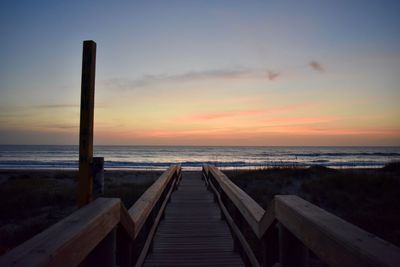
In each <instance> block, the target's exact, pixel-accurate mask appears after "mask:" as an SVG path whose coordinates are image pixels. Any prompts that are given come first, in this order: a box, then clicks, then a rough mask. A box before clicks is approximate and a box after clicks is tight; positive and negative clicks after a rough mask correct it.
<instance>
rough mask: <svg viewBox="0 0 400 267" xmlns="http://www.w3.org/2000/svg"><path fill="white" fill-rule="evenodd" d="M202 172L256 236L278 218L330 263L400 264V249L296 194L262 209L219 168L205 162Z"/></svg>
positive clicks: (275, 200) (284, 197) (354, 264)
mask: <svg viewBox="0 0 400 267" xmlns="http://www.w3.org/2000/svg"><path fill="white" fill-rule="evenodd" d="M203 172H205V176H206V178H207V177H208V176H209V175H210V174H211V175H212V177H213V178H214V179H215V181H216V182H217V183H218V185H219V187H220V188H221V189H222V190H223V191H224V193H225V195H226V196H228V198H229V200H230V201H231V202H232V203H233V204H234V205H235V207H236V208H237V209H238V210H239V212H240V213H241V215H242V216H243V218H244V219H245V220H246V221H247V223H248V225H249V226H250V227H251V229H252V230H253V232H254V234H255V235H256V236H257V238H259V239H262V238H264V235H265V233H266V232H267V230H268V229H269V228H270V227H271V226H272V225H273V223H274V221H277V222H278V223H280V224H282V225H283V226H284V227H286V228H287V229H288V230H289V231H290V232H291V233H292V234H293V235H294V236H295V237H296V238H297V239H298V240H300V241H301V242H302V243H303V244H304V245H305V246H306V247H307V248H308V249H310V250H311V251H313V252H314V253H315V254H316V255H317V256H318V257H319V258H320V259H322V260H323V261H324V262H326V263H328V264H329V265H330V266H393V267H394V266H398V265H399V264H400V248H398V247H396V246H394V245H393V244H391V243H389V242H387V241H385V240H382V239H380V238H378V237H376V236H375V235H373V234H371V233H368V232H366V231H364V230H362V229H361V228H359V227H357V226H355V225H353V224H351V223H349V222H346V221H344V220H343V219H341V218H339V217H337V216H335V215H333V214H331V213H329V212H327V211H325V210H323V209H321V208H319V207H317V206H315V205H313V204H311V203H310V202H308V201H306V200H304V199H302V198H300V197H298V196H295V195H277V196H275V197H274V199H273V201H272V202H271V203H270V205H269V207H268V209H267V211H265V210H264V209H263V208H262V207H261V206H260V205H258V204H257V203H256V202H255V201H254V200H253V199H252V198H251V197H250V196H248V195H247V194H246V193H245V192H244V191H243V190H242V189H240V188H239V187H238V186H236V185H235V184H234V183H233V182H232V181H231V180H230V179H229V178H228V177H227V176H226V175H225V174H223V173H222V172H221V171H220V170H219V169H218V168H216V167H214V166H211V165H205V166H204V167H203ZM207 183H210V181H207ZM214 193H216V194H218V192H216V191H215V192H214ZM224 209H225V208H224ZM225 210H226V209H225ZM245 245H246V246H248V244H245Z"/></svg>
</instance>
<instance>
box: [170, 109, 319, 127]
mask: <svg viewBox="0 0 400 267" xmlns="http://www.w3.org/2000/svg"><path fill="white" fill-rule="evenodd" d="M311 106H315V105H311V104H299V105H289V106H284V107H273V108H264V109H245V110H231V111H220V112H205V113H195V114H191V115H187V116H183V117H179V118H176V119H175V120H174V121H178V122H183V123H185V122H186V123H192V122H195V123H202V122H208V121H212V120H217V119H225V118H237V117H252V116H258V115H269V116H271V115H272V114H281V113H288V112H294V111H296V110H301V109H306V108H310V107H311Z"/></svg>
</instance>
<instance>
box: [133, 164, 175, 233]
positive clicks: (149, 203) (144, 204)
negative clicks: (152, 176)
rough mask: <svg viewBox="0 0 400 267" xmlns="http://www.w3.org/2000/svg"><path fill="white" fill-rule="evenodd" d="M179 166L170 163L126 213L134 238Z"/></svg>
mask: <svg viewBox="0 0 400 267" xmlns="http://www.w3.org/2000/svg"><path fill="white" fill-rule="evenodd" d="M178 169H179V166H177V165H172V166H171V167H170V168H169V169H168V170H166V171H165V172H164V173H163V174H162V175H161V176H160V177H159V178H158V179H157V180H156V181H155V182H154V183H153V184H152V185H151V186H150V187H149V188H148V189H147V190H146V192H144V193H143V195H142V196H141V197H140V198H139V199H138V200H137V201H136V202H135V203H134V204H133V205H132V207H131V208H130V209H129V210H128V213H129V215H130V217H131V219H132V220H133V223H134V225H135V238H136V236H137V235H138V233H139V232H140V229H142V227H143V225H144V223H145V222H146V219H147V217H148V216H149V214H150V213H151V211H152V210H153V207H154V205H155V204H156V203H157V201H158V199H159V198H160V196H161V194H162V193H163V191H164V189H165V187H166V186H167V185H168V183H169V182H170V181H171V179H173V178H174V175H175V172H176V171H177V170H178Z"/></svg>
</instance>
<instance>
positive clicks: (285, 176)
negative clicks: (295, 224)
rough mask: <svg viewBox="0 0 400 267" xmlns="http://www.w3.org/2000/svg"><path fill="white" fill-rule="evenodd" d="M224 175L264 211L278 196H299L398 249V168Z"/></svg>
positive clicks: (276, 170) (399, 165)
mask: <svg viewBox="0 0 400 267" xmlns="http://www.w3.org/2000/svg"><path fill="white" fill-rule="evenodd" d="M226 174H227V175H228V177H230V178H231V179H232V180H233V182H235V183H236V184H237V185H238V186H240V187H241V188H242V189H243V190H245V191H246V192H247V193H248V194H249V195H250V196H251V197H252V198H254V199H255V200H256V201H257V202H258V203H259V204H260V205H261V206H263V207H264V208H266V207H267V206H268V203H269V201H270V200H271V199H272V197H273V196H274V195H276V194H295V195H298V196H300V197H302V198H304V199H306V200H308V201H310V202H312V203H314V204H316V205H318V206H320V207H322V208H324V209H326V210H328V211H330V212H332V213H334V214H336V215H338V216H339V217H342V218H343V219H345V220H347V221H349V222H351V223H353V224H356V225H358V226H359V227H361V228H363V229H365V230H367V231H369V232H371V233H373V234H376V235H377V236H379V237H381V238H383V239H385V240H388V241H390V242H392V243H394V244H395V245H397V246H400V163H399V162H394V163H390V164H388V165H387V166H385V167H384V168H382V169H365V170H364V169H356V170H351V169H347V170H334V169H329V168H324V167H311V168H273V169H260V170H252V171H226Z"/></svg>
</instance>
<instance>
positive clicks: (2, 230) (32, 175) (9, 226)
mask: <svg viewBox="0 0 400 267" xmlns="http://www.w3.org/2000/svg"><path fill="white" fill-rule="evenodd" d="M113 174H114V173H113V172H111V173H108V174H107V176H106V179H105V192H104V194H103V196H104V197H117V198H121V200H122V201H123V203H124V204H125V206H126V207H127V208H129V207H130V206H131V205H132V204H133V203H134V202H135V201H136V200H137V199H138V198H139V197H140V196H141V195H142V194H143V192H144V191H146V189H147V188H148V187H149V186H150V185H151V184H152V179H149V180H148V181H145V182H143V181H141V182H135V180H134V179H132V180H131V181H130V179H129V178H130V176H132V175H130V176H129V177H124V175H126V176H127V174H128V172H126V173H125V174H121V173H120V172H115V174H116V175H118V176H119V178H121V177H122V178H125V180H126V181H125V182H118V183H114V180H113V179H112V178H110V177H112V175H113ZM0 175H1V176H3V177H8V178H7V179H6V180H5V181H3V182H1V184H0V255H1V254H3V253H5V252H6V251H8V250H9V249H11V248H13V247H15V246H17V245H18V244H20V243H22V242H24V241H25V240H27V239H29V238H30V237H32V236H34V235H35V234H37V233H39V232H41V231H43V230H45V229H46V228H48V227H49V226H50V225H52V224H54V223H56V222H58V221H60V220H61V219H62V218H64V217H66V216H68V215H69V214H71V213H72V212H74V211H75V210H77V209H78V207H77V181H76V177H77V172H76V171H32V172H30V171H1V172H0ZM140 175H142V176H143V175H146V174H142V173H141V174H140ZM149 175H150V176H151V177H153V176H154V177H155V175H158V173H150V172H149ZM133 176H134V175H133ZM126 178H128V179H126Z"/></svg>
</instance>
